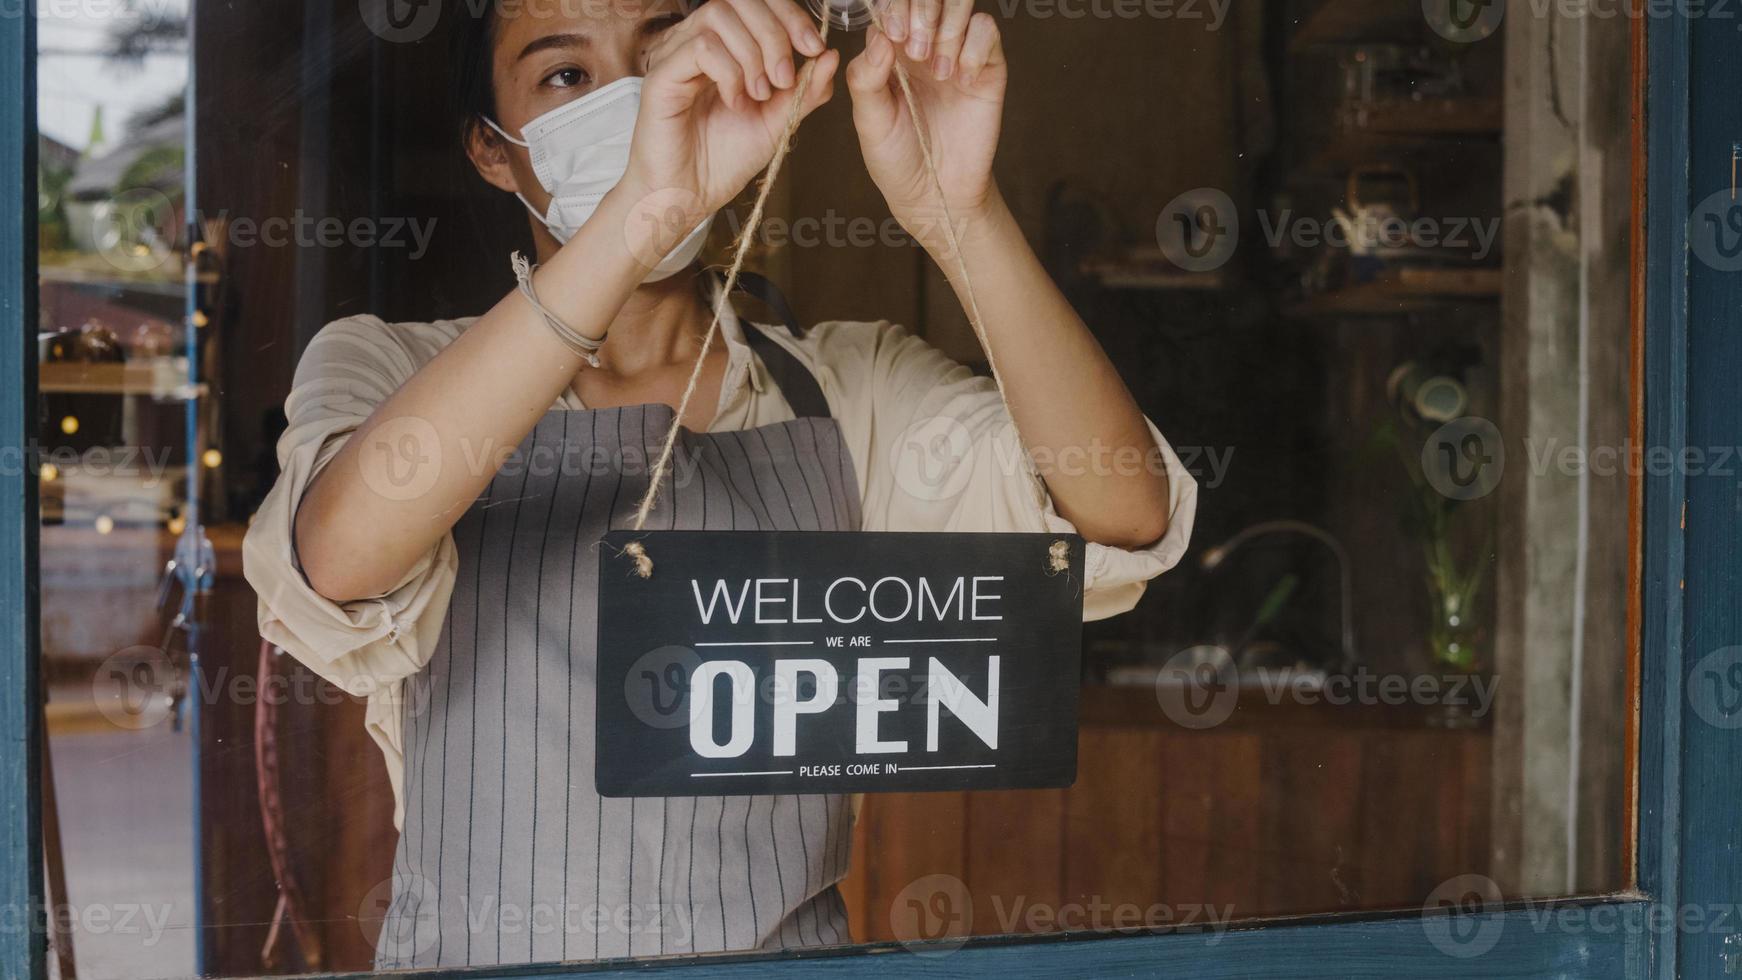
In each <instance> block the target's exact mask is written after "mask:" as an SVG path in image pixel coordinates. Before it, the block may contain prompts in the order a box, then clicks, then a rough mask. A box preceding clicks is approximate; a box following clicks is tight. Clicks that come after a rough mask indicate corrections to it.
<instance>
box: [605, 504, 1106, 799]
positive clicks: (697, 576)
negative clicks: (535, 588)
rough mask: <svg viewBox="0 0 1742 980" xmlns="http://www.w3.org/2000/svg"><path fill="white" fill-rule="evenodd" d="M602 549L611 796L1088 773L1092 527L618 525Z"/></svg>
mask: <svg viewBox="0 0 1742 980" xmlns="http://www.w3.org/2000/svg"><path fill="white" fill-rule="evenodd" d="M637 542H639V543H640V545H641V548H640V549H637V548H632V547H631V546H632V545H633V544H635V543H637ZM643 549H644V551H643ZM599 550H600V562H601V565H600V575H599V644H598V671H599V672H598V715H597V725H598V731H597V746H598V755H597V758H596V760H595V781H596V785H597V789H598V791H599V794H600V795H601V796H607V797H626V796H738V795H747V794H779V793H873V792H913V791H917V790H962V789H1039V788H1048V787H1062V786H1069V785H1070V784H1071V783H1072V782H1074V781H1075V779H1076V767H1077V688H1078V683H1079V671H1080V665H1081V658H1082V617H1083V575H1082V568H1083V542H1082V540H1081V539H1080V538H1076V537H1061V536H1059V535H1049V534H917V533H912V534H909V533H869V532H867V533H850V534H838V533H817V532H785V531H779V532H764V531H738V532H735V531H705V532H703V531H657V532H639V533H637V532H629V531H622V532H614V533H612V534H610V535H608V536H606V538H605V542H604V544H603V545H602V546H601V547H600V549H599ZM637 553H644V554H645V555H646V556H647V558H648V560H649V561H650V562H651V574H649V575H648V576H647V577H642V576H641V575H640V574H638V572H637V568H636V564H635V561H634V560H633V558H632V557H631V556H632V555H633V554H637Z"/></svg>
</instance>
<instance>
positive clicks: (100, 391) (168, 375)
mask: <svg viewBox="0 0 1742 980" xmlns="http://www.w3.org/2000/svg"><path fill="white" fill-rule="evenodd" d="M187 373H188V364H187V359H186V358H181V357H165V358H157V359H154V360H150V361H136V362H133V363H131V364H77V363H66V362H51V363H46V364H42V365H40V366H39V374H38V382H37V387H38V390H40V391H41V392H43V393H44V394H52V395H119V396H134V395H137V396H144V397H149V398H154V399H156V400H158V401H193V400H194V399H196V398H199V397H200V396H202V395H204V394H205V386H204V385H193V384H189V383H188V380H187Z"/></svg>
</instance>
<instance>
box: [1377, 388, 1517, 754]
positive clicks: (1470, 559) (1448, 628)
mask: <svg viewBox="0 0 1742 980" xmlns="http://www.w3.org/2000/svg"><path fill="white" fill-rule="evenodd" d="M1388 389H1389V392H1390V395H1391V405H1392V409H1393V411H1392V412H1391V413H1390V414H1389V415H1387V416H1385V417H1383V418H1382V419H1381V420H1380V421H1379V423H1378V424H1377V425H1376V426H1375V428H1374V432H1373V446H1374V448H1376V449H1382V450H1386V451H1388V453H1387V454H1388V455H1391V456H1392V457H1393V458H1395V459H1397V460H1398V462H1399V463H1400V465H1401V466H1402V468H1403V472H1404V474H1405V475H1406V476H1407V477H1408V479H1409V490H1408V492H1406V493H1404V494H1403V495H1402V498H1401V500H1400V512H1399V523H1400V525H1401V526H1402V528H1403V530H1404V532H1405V533H1406V534H1407V535H1408V536H1409V537H1410V538H1411V539H1412V540H1413V541H1414V542H1415V543H1416V544H1417V545H1418V546H1419V547H1420V548H1421V555H1422V579H1421V581H1422V588H1423V593H1424V594H1425V597H1426V599H1427V607H1428V621H1427V631H1426V644H1427V654H1428V656H1429V658H1430V659H1431V660H1432V662H1433V665H1434V667H1435V668H1437V669H1439V670H1443V671H1447V672H1450V673H1456V674H1473V673H1479V672H1481V671H1483V670H1485V669H1486V668H1487V663H1486V660H1485V656H1484V653H1485V651H1484V650H1483V648H1482V645H1483V641H1484V638H1485V631H1484V630H1483V628H1482V624H1481V622H1480V620H1479V617H1478V615H1477V609H1476V604H1477V599H1478V597H1479V596H1480V595H1481V592H1482V588H1483V586H1484V585H1485V584H1486V582H1487V580H1488V573H1489V565H1490V564H1491V562H1492V555H1493V550H1494V549H1493V532H1492V530H1490V531H1489V532H1488V533H1486V534H1484V535H1482V536H1481V537H1480V539H1479V540H1480V546H1478V547H1471V545H1470V541H1471V537H1472V535H1471V534H1470V533H1469V532H1468V531H1467V530H1466V529H1465V528H1466V525H1467V523H1468V520H1469V518H1470V517H1471V516H1473V515H1472V513H1471V510H1472V508H1471V507H1470V506H1469V505H1470V504H1471V503H1472V502H1473V501H1469V500H1464V499H1460V498H1457V497H1453V496H1448V495H1447V494H1445V493H1442V492H1440V490H1439V488H1437V487H1436V486H1435V485H1434V483H1433V482H1432V481H1430V480H1429V479H1428V475H1427V474H1426V473H1425V472H1424V471H1423V467H1422V455H1421V446H1422V445H1423V444H1424V443H1425V442H1426V441H1427V439H1428V438H1429V436H1430V435H1431V434H1432V433H1433V431H1434V430H1436V429H1438V428H1439V427H1440V426H1442V425H1444V424H1446V423H1447V422H1450V421H1452V420H1454V419H1457V418H1459V417H1461V416H1462V415H1463V413H1464V410H1465V408H1466V407H1467V405H1466V401H1467V398H1466V395H1465V393H1464V389H1463V386H1462V384H1461V382H1460V381H1458V380H1457V379H1456V378H1454V377H1452V376H1449V375H1447V374H1439V373H1434V372H1433V371H1431V370H1429V369H1425V368H1423V367H1422V366H1420V365H1418V364H1415V363H1408V364H1404V365H1402V366H1400V367H1399V368H1398V369H1397V371H1395V372H1393V374H1392V377H1391V380H1390V382H1389V384H1388ZM1442 721H1443V722H1444V723H1446V724H1448V725H1465V724H1471V723H1473V722H1474V719H1469V718H1464V717H1452V716H1451V715H1450V713H1449V709H1448V716H1447V717H1446V718H1444V719H1442Z"/></svg>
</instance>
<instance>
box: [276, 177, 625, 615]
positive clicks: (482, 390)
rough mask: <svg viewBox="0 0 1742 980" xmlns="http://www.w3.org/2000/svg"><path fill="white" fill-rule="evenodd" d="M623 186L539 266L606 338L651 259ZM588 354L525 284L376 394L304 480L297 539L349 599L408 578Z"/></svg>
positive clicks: (305, 558) (340, 597)
mask: <svg viewBox="0 0 1742 980" xmlns="http://www.w3.org/2000/svg"><path fill="white" fill-rule="evenodd" d="M618 198H624V199H628V200H633V197H629V196H628V195H617V196H615V197H608V198H607V200H606V202H605V203H603V204H602V205H601V207H600V210H599V211H598V213H597V214H596V215H595V217H596V219H597V220H593V221H589V222H588V223H587V224H586V226H584V227H583V228H582V229H581V230H580V233H579V234H577V235H576V236H575V238H574V239H573V240H572V241H570V242H569V244H567V245H565V246H564V247H563V248H562V249H560V250H558V252H557V254H556V255H555V256H553V257H552V258H551V260H550V261H549V262H548V263H547V264H546V265H545V266H543V267H542V268H540V269H539V270H538V272H537V274H536V276H535V278H534V288H535V290H536V291H537V293H538V297H539V300H540V301H541V302H542V303H543V304H544V305H545V306H546V307H547V308H548V309H550V310H551V311H552V312H554V313H556V314H557V315H558V316H561V317H563V318H564V319H565V321H566V322H567V323H568V324H570V325H571V326H573V327H574V328H575V329H576V330H578V331H579V332H581V333H582V334H584V335H586V336H589V337H594V338H597V337H602V336H604V335H605V333H606V330H607V329H608V328H609V326H610V324H611V322H612V320H613V319H615V318H616V316H617V313H618V311H619V310H620V309H621V308H622V307H623V304H624V303H625V302H626V301H627V299H628V297H629V295H630V293H631V292H633V290H634V289H635V287H636V285H637V284H639V283H640V281H641V278H642V276H643V275H644V274H645V272H646V268H645V267H644V266H643V265H642V264H641V263H640V262H639V261H637V260H636V258H635V254H637V251H638V250H637V249H636V247H635V246H634V245H633V244H632V243H630V242H629V241H627V240H626V238H625V234H624V232H625V229H626V228H630V229H633V228H634V227H637V226H636V224H635V223H634V222H633V221H632V218H633V216H632V215H631V214H630V213H629V211H628V210H627V209H628V205H625V204H624V203H622V200H619V199H618ZM642 254H645V253H642ZM506 264H507V263H506V257H504V271H505V272H506ZM580 366H581V359H580V357H579V356H578V355H577V354H575V353H574V352H573V351H571V350H570V349H569V348H568V346H567V345H565V344H564V343H563V342H562V341H561V340H559V339H558V338H557V336H556V335H555V334H554V333H553V332H552V330H551V329H550V327H549V326H548V325H547V324H546V323H545V322H544V320H543V318H542V317H541V316H540V315H539V314H538V312H537V311H536V310H534V309H533V307H532V305H531V304H530V303H529V302H528V301H527V300H526V298H525V297H524V296H522V295H520V293H519V292H518V291H516V292H513V293H510V294H509V295H508V296H507V297H506V298H504V299H503V300H502V301H501V302H500V303H498V304H497V305H496V306H495V307H494V308H493V309H491V310H490V311H489V312H488V313H486V314H485V315H484V316H483V317H481V318H479V320H478V321H477V322H476V323H475V324H473V325H472V326H471V327H470V328H469V329H467V330H466V331H465V332H464V333H463V334H461V335H460V336H459V338H458V339H456V340H455V341H454V342H453V343H452V344H450V345H448V347H447V348H446V349H445V350H443V351H442V352H441V353H440V354H439V355H437V356H436V357H435V358H434V359H433V360H431V361H430V362H429V363H428V364H427V365H425V366H424V367H423V368H422V369H421V370H419V371H418V372H417V373H416V374H415V375H413V376H412V377H411V379H410V380H408V381H407V382H406V383H405V384H404V385H403V386H402V387H401V388H400V389H399V390H398V391H397V392H395V393H394V394H393V395H392V396H391V397H390V398H388V399H387V400H386V401H385V402H383V403H382V404H381V405H380V406H379V407H377V408H376V410H375V412H374V413H373V414H372V415H371V416H370V417H369V419H368V421H367V422H366V423H364V425H363V426H362V427H361V428H360V429H359V430H358V431H357V432H356V433H354V434H353V435H352V437H351V438H350V439H349V440H348V441H347V443H346V444H345V446H344V448H343V449H341V450H340V452H339V453H338V455H337V456H336V457H334V459H333V460H332V461H331V463H329V464H328V465H327V466H326V468H325V469H323V470H322V471H321V473H320V474H319V476H317V477H316V478H315V480H314V481H313V482H312V484H311V485H310V487H309V488H308V490H307V492H306V493H305V494H304V496H303V499H302V502H301V505H300V509H299V511H298V515H297V524H296V543H297V552H298V557H299V558H300V560H301V563H302V567H303V573H304V574H305V575H307V576H308V579H309V582H310V584H311V585H312V586H313V587H314V588H315V589H316V591H318V592H320V593H321V594H322V595H324V596H326V597H328V598H330V599H333V600H335V601H347V600H352V599H358V598H365V597H369V596H374V595H379V594H382V593H384V592H386V591H388V590H390V589H392V588H394V587H395V586H397V585H398V584H399V582H400V581H402V580H403V579H404V577H405V575H406V574H407V573H408V572H409V571H410V570H411V569H412V568H413V567H414V566H415V565H416V563H417V562H418V561H419V560H420V559H422V557H423V556H424V555H426V554H428V553H429V551H430V549H431V548H432V547H434V546H435V544H436V543H437V542H438V541H440V540H441V538H442V536H443V535H445V534H447V533H448V532H449V531H450V530H452V528H453V526H454V524H455V522H456V521H458V520H459V518H460V516H461V515H462V514H464V513H465V511H466V508H467V507H469V506H470V505H471V503H472V502H473V501H474V500H476V499H477V497H478V495H479V494H480V493H482V492H483V490H484V488H485V487H486V486H488V485H489V482H490V480H491V479H492V478H493V477H494V476H495V474H496V471H497V470H498V469H499V468H500V467H501V465H502V463H503V461H504V459H505V457H506V455H507V454H508V453H509V452H511V451H512V450H513V449H514V448H515V447H516V446H518V445H519V444H520V442H521V440H523V439H524V438H525V437H526V435H527V433H528V432H530V431H531V430H532V428H533V426H535V425H536V424H537V423H538V420H539V419H540V418H542V417H543V416H544V414H545V413H546V412H548V411H549V410H550V406H551V405H552V404H553V403H554V402H555V401H556V400H557V399H558V398H559V397H560V396H561V394H562V392H563V391H564V389H565V388H567V387H568V386H569V385H570V384H571V383H572V381H573V379H574V376H575V374H576V372H577V371H578V370H580Z"/></svg>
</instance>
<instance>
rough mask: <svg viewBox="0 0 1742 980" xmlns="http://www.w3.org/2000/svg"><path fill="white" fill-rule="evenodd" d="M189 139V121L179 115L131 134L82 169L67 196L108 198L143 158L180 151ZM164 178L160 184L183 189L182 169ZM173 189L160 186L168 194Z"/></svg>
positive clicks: (83, 198) (164, 175)
mask: <svg viewBox="0 0 1742 980" xmlns="http://www.w3.org/2000/svg"><path fill="white" fill-rule="evenodd" d="M185 137H186V132H185V119H184V117H182V116H179V115H177V116H171V117H170V118H168V119H164V120H161V121H159V122H154V123H152V124H151V125H149V126H146V127H144V128H143V129H140V130H137V131H135V132H132V133H129V134H127V137H126V139H125V140H124V141H123V142H122V143H121V145H120V146H117V147H116V148H115V149H113V150H111V151H110V152H108V153H105V154H103V155H102V156H100V157H96V158H94V159H91V160H86V161H85V162H84V163H82V164H80V165H79V171H78V173H77V174H75V175H74V176H73V180H72V183H71V184H70V185H68V187H67V196H68V197H70V198H72V199H74V200H91V199H93V198H103V197H108V196H109V195H110V194H111V193H113V192H114V191H116V190H117V189H118V187H117V185H119V184H120V183H121V178H122V177H123V176H125V175H126V173H127V170H128V168H129V167H132V166H133V164H134V163H135V162H137V161H138V160H139V158H140V157H142V156H144V155H145V154H147V153H149V152H151V151H153V150H161V149H165V148H176V149H179V148H180V147H181V146H182V143H183V140H184V139H185ZM162 177H163V179H162V180H160V181H159V182H158V183H160V184H163V185H169V186H175V185H179V184H180V183H181V181H182V171H181V168H180V167H177V168H176V169H175V170H173V171H166V172H165V173H164V174H163V175H162ZM169 186H160V187H158V188H157V189H158V190H167V189H169ZM127 189H129V190H130V189H131V188H127Z"/></svg>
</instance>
